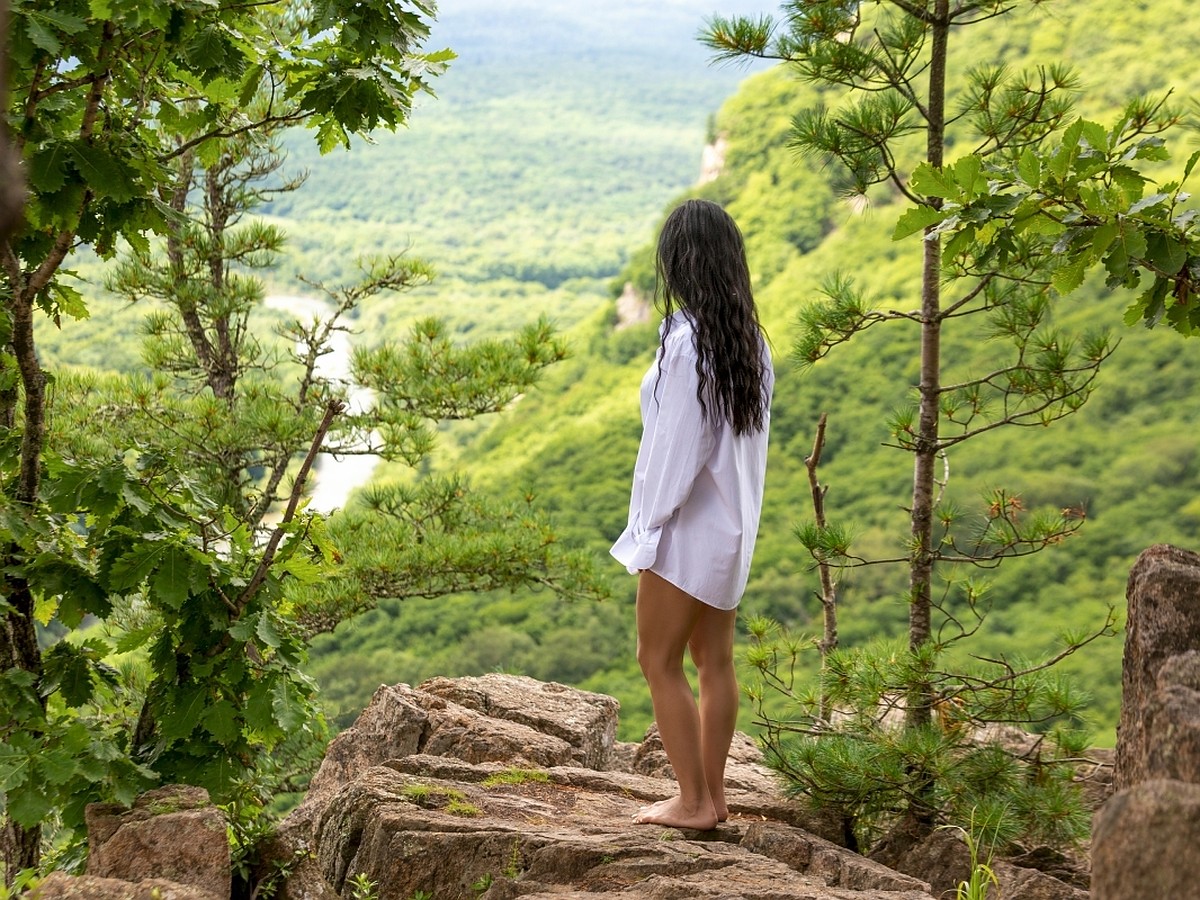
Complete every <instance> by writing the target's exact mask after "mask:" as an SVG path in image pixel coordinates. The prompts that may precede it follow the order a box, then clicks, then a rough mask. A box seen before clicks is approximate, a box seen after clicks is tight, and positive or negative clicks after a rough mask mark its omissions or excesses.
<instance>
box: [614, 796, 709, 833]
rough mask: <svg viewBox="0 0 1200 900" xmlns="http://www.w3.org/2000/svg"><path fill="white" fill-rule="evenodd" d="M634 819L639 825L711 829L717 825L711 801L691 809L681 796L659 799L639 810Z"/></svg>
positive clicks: (698, 829)
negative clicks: (684, 803)
mask: <svg viewBox="0 0 1200 900" xmlns="http://www.w3.org/2000/svg"><path fill="white" fill-rule="evenodd" d="M633 821H634V822H636V823H637V824H638V825H667V826H669V827H671V828H692V829H695V830H696V831H711V830H712V829H714V828H716V827H717V821H718V820H717V814H716V812H715V811H714V810H713V808H712V804H711V803H707V804H703V805H701V806H697V807H695V808H692V809H689V808H688V807H686V806H684V805H683V802H682V800H681V799H680V798H679V797H671V798H670V799H669V800H659V801H658V802H657V803H651V804H650V805H649V806H643V807H642V808H641V809H639V810H638V812H637V815H635V816H634V817H633Z"/></svg>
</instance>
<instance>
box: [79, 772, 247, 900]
mask: <svg viewBox="0 0 1200 900" xmlns="http://www.w3.org/2000/svg"><path fill="white" fill-rule="evenodd" d="M85 816H86V820H87V831H88V865H87V874H88V875H90V876H93V877H95V878H98V879H101V880H110V879H118V880H120V881H122V882H135V883H136V882H144V881H147V880H150V879H163V880H165V881H168V882H175V883H176V884H177V885H184V886H188V887H190V888H193V889H195V891H198V892H200V893H202V894H206V895H209V896H213V897H220V898H225V897H228V896H229V893H230V890H231V887H232V876H231V873H230V856H229V838H228V835H227V833H226V827H225V817H224V816H223V815H222V814H221V811H220V810H218V809H217V808H216V807H214V806H212V804H211V803H210V802H209V799H208V792H207V791H205V790H204V789H203V788H197V787H187V786H183V785H168V786H166V787H161V788H157V789H156V790H152V791H148V792H146V793H145V794H142V795H141V796H140V797H138V798H137V800H135V801H134V804H133V807H132V809H125V808H124V807H121V806H117V805H114V804H103V803H92V804H89V805H88V807H87V810H86V812H85ZM129 896H131V897H132V896H141V895H140V894H136V895H135V894H129ZM180 896H181V897H182V896H183V895H180Z"/></svg>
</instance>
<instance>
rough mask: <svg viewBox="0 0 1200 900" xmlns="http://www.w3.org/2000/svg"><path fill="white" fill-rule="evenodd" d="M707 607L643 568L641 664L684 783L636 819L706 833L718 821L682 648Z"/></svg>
mask: <svg viewBox="0 0 1200 900" xmlns="http://www.w3.org/2000/svg"><path fill="white" fill-rule="evenodd" d="M703 605H704V604H702V603H701V602H700V601H699V600H697V599H696V598H695V597H692V596H691V595H689V594H687V593H685V592H684V591H681V590H680V589H679V588H677V587H675V585H673V584H671V583H670V582H668V581H666V580H664V579H663V578H661V577H659V576H658V575H655V574H654V573H653V572H650V571H643V572H642V573H641V576H640V577H639V579H638V594H637V631H638V663H639V664H640V665H641V667H642V674H643V675H645V676H646V684H647V685H649V687H650V699H651V701H652V702H653V704H654V719H655V721H656V722H657V723H658V733H659V735H661V737H662V742H663V748H664V749H665V750H666V751H667V758H668V759H669V760H670V761H671V768H673V769H674V770H675V778H676V780H677V781H678V782H679V796H677V797H672V798H671V799H669V800H663V801H661V802H659V803H655V804H652V805H651V806H647V807H644V808H643V809H642V810H641V811H640V812H639V813H638V815H637V816H636V817H635V821H637V822H639V823H652V824H655V825H672V826H675V827H677V828H696V829H700V830H705V831H706V830H708V829H710V828H713V827H714V826H715V825H716V824H717V813H716V809H715V807H714V806H713V800H712V796H711V794H710V793H709V789H708V779H707V777H706V775H705V771H704V759H703V754H702V751H701V743H702V741H701V730H700V713H699V710H698V709H697V706H696V699H695V697H694V696H693V695H692V688H691V685H690V684H688V680H687V676H686V675H684V673H683V651H684V648H685V647H687V644H688V641H689V639H690V638H691V636H692V631H693V629H694V628H695V626H696V623H697V621H698V620H699V618H700V616H701V613H702V609H701V608H702V607H703Z"/></svg>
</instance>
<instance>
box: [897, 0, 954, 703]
mask: <svg viewBox="0 0 1200 900" xmlns="http://www.w3.org/2000/svg"><path fill="white" fill-rule="evenodd" d="M949 5H950V4H949V0H938V2H937V3H936V5H935V8H934V16H933V21H932V22H931V31H932V38H933V41H932V48H931V50H932V52H931V58H930V64H929V104H928V117H929V130H928V137H927V144H926V159H927V160H928V162H929V163H930V165H933V166H940V165H942V156H943V142H944V140H945V127H946V124H945V115H946V113H945V106H946V50H947V42H948V38H949V33H950V15H949ZM924 252H925V256H924V262H923V265H922V271H921V383H920V410H919V414H918V420H917V436H916V447H915V451H916V454H915V460H914V463H913V499H912V547H913V549H912V564H911V569H910V581H909V586H910V597H909V619H908V642H909V647H910V648H911V649H912V650H914V651H915V650H917V649H919V648H920V647H921V646H922V645H924V644H925V643H927V642H928V641H929V639H930V637H931V635H932V632H931V610H932V583H933V561H934V547H933V497H934V464H935V463H936V462H937V452H938V425H939V422H938V417H939V400H940V395H941V328H942V316H941V242H940V241H938V240H937V239H936V238H928V237H927V239H926V241H925V244H924ZM930 720H931V697H930V695H929V688H928V686H927V685H920V686H918V688H917V690H916V691H914V693H913V695H912V696H910V697H909V702H908V711H907V716H906V721H907V723H908V724H909V725H911V726H919V725H927V724H928V723H929V722H930Z"/></svg>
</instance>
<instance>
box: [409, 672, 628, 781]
mask: <svg viewBox="0 0 1200 900" xmlns="http://www.w3.org/2000/svg"><path fill="white" fill-rule="evenodd" d="M418 690H421V691H424V692H425V693H427V694H433V695H434V696H436V697H442V698H445V699H446V700H450V701H453V702H454V703H457V704H459V705H460V706H464V707H466V708H467V709H470V710H473V711H474V712H476V713H479V714H480V715H483V716H487V717H489V718H491V719H500V720H505V721H509V722H516V723H518V724H520V725H524V726H527V727H529V728H532V729H533V730H534V731H536V732H539V733H540V734H545V735H552V736H554V737H557V738H560V739H561V740H564V741H566V742H567V744H568V745H570V748H571V760H572V761H573V762H574V763H575V764H576V765H578V766H581V767H583V768H587V769H605V768H607V767H608V764H609V759H610V757H611V755H612V752H613V744H614V743H615V741H616V737H617V712H618V710H619V709H620V704H619V703H618V702H617V700H616V698H614V697H609V696H607V695H606V694H596V693H593V692H591V691H581V690H579V689H577V688H570V687H567V686H566V685H562V684H556V683H554V682H549V683H547V682H542V681H538V680H536V679H534V678H529V677H527V676H524V675H501V674H490V675H481V676H480V677H478V678H431V679H429V680H428V681H425V682H422V683H421V684H420V685H419V686H418Z"/></svg>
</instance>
